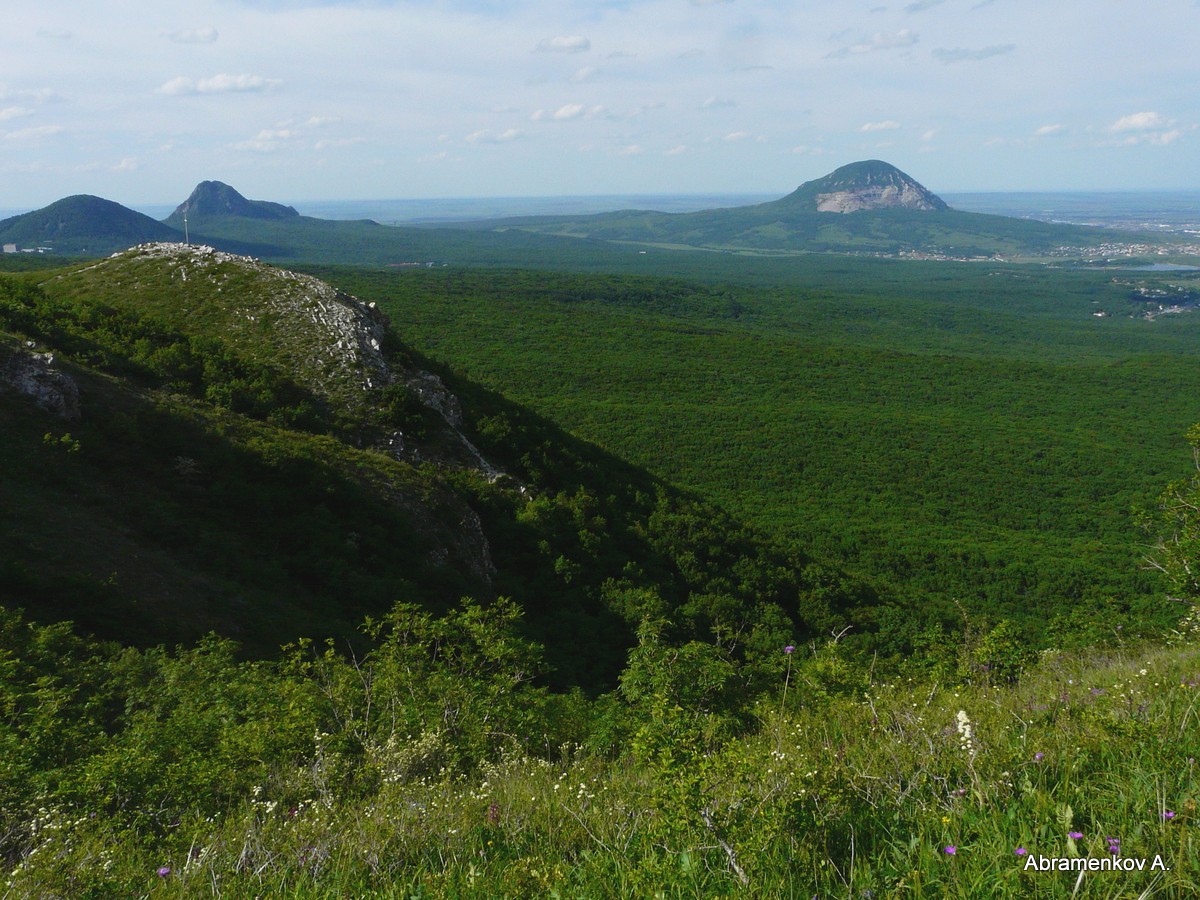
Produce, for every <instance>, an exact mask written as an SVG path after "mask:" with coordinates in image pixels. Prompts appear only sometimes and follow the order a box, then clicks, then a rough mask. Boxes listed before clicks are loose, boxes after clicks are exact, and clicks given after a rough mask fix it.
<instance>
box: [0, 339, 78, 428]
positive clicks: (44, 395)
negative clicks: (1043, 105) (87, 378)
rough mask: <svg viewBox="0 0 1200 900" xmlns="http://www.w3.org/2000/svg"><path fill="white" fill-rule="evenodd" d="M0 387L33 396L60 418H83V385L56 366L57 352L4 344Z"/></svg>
mask: <svg viewBox="0 0 1200 900" xmlns="http://www.w3.org/2000/svg"><path fill="white" fill-rule="evenodd" d="M0 387H8V388H11V389H13V390H15V391H17V392H19V393H21V394H25V395H26V396H27V397H32V398H33V400H34V402H35V403H37V405H38V406H40V407H41V408H42V409H44V410H46V411H47V412H49V413H53V414H54V415H56V416H58V417H60V418H63V419H66V420H68V421H71V422H75V421H78V419H79V385H78V384H76V383H75V379H73V378H72V377H71V376H70V375H67V374H66V373H64V372H62V371H60V370H58V369H56V368H54V354H53V353H37V352H35V351H33V350H31V349H15V350H11V351H5V349H4V348H2V347H0Z"/></svg>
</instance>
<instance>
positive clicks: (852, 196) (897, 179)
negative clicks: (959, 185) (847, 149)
mask: <svg viewBox="0 0 1200 900" xmlns="http://www.w3.org/2000/svg"><path fill="white" fill-rule="evenodd" d="M784 200H785V201H787V202H788V203H792V204H797V205H804V206H808V207H809V208H811V209H815V210H816V211H817V212H836V213H850V212H859V211H862V210H878V209H911V210H924V211H934V210H943V209H948V208H949V207H947V206H946V202H945V201H944V200H942V198H941V197H939V196H938V195H937V194H935V193H933V192H932V191H930V190H929V189H928V188H926V187H924V186H923V185H922V184H920V183H919V182H917V181H916V180H915V179H914V178H912V177H911V176H909V175H906V174H905V173H904V172H901V171H900V170H899V169H897V168H896V167H895V166H893V165H892V164H891V163H886V162H884V161H883V160H879V159H868V160H862V161H860V162H854V163H850V164H848V165H845V166H842V167H841V168H838V169H835V170H834V171H832V172H830V173H829V174H828V175H826V176H825V177H824V178H818V179H816V180H815V181H807V182H805V183H804V184H802V185H800V187H798V188H796V190H795V191H793V192H792V193H791V194H789V195H788V196H787V197H785V198H784Z"/></svg>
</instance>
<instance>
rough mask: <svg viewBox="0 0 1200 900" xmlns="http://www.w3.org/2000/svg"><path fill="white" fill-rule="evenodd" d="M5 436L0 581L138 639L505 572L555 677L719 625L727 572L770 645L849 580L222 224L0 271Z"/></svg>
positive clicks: (734, 603)
mask: <svg viewBox="0 0 1200 900" xmlns="http://www.w3.org/2000/svg"><path fill="white" fill-rule="evenodd" d="M0 433H3V434H4V435H5V440H4V441H3V442H0V472H4V473H5V478H3V479H0V494H2V496H0V500H2V501H3V503H2V507H3V509H5V511H6V515H5V516H4V517H2V518H0V605H7V606H15V607H21V608H24V609H26V610H27V612H28V613H29V614H30V615H32V616H33V617H35V618H38V619H41V620H43V621H53V620H59V619H71V620H73V621H75V622H77V623H78V624H79V626H80V627H81V628H82V629H84V630H86V631H90V632H93V633H95V634H97V635H100V636H103V637H108V638H116V639H118V640H122V641H127V642H132V643H139V644H146V643H155V642H160V641H168V642H174V641H178V640H190V639H194V638H196V637H198V636H199V635H202V634H204V633H205V632H207V631H217V632H219V633H222V634H227V635H230V636H233V637H235V638H237V639H238V640H240V641H242V642H243V643H244V644H245V645H246V646H247V647H248V648H249V649H250V650H251V652H271V651H273V650H274V649H275V648H277V647H278V645H279V644H280V643H283V642H285V641H288V640H291V639H294V638H296V637H298V636H301V635H306V634H307V635H330V634H333V635H337V636H339V637H344V638H350V639H353V636H354V633H355V630H356V626H357V625H358V624H359V623H361V622H362V620H363V618H364V617H366V616H369V615H376V614H379V613H381V612H383V611H385V610H387V609H388V608H390V607H391V605H392V604H393V603H395V602H396V601H397V600H406V601H412V602H418V603H421V604H422V605H424V606H425V607H427V608H430V609H433V610H439V609H445V608H447V607H448V606H449V605H451V604H453V603H455V602H456V601H457V600H458V599H459V598H460V597H462V596H464V595H469V596H473V597H475V598H477V599H480V600H483V601H487V600H488V599H489V598H495V597H498V596H508V597H513V598H514V599H516V600H518V601H519V602H520V603H521V604H522V606H523V607H524V609H525V611H526V617H527V628H528V631H529V635H530V636H531V637H533V638H534V639H536V640H538V641H540V642H541V643H543V644H545V645H546V647H547V658H548V659H549V660H550V661H551V664H552V666H553V667H554V669H555V672H556V674H555V676H554V677H555V679H556V680H557V682H558V683H559V684H562V685H568V684H585V685H590V686H592V687H599V686H602V685H611V683H612V681H611V679H612V678H614V677H615V674H616V672H617V671H619V668H620V665H621V664H622V661H623V660H624V655H625V651H626V650H627V649H628V647H629V646H630V644H631V643H632V641H633V639H634V635H633V632H634V629H635V627H636V625H637V623H638V622H640V621H641V619H642V618H643V617H644V616H646V615H655V616H671V617H672V618H674V620H675V626H674V627H675V628H677V629H678V630H679V632H680V633H681V634H683V635H689V634H694V635H696V636H697V637H700V638H706V637H707V636H708V635H709V634H710V628H712V627H715V626H714V625H713V619H712V617H713V616H714V615H717V613H716V612H714V610H713V609H711V608H710V604H709V603H708V601H707V600H704V599H703V598H706V597H711V596H716V595H717V594H719V595H720V596H721V597H723V598H727V599H728V600H729V603H727V604H726V606H727V609H726V608H725V607H723V609H724V611H722V612H720V614H719V618H720V619H721V621H722V623H723V624H722V625H721V627H722V628H726V627H728V628H729V629H731V630H732V632H733V633H743V632H744V633H746V634H751V633H753V634H755V635H758V637H756V638H755V640H760V639H761V640H764V641H768V642H776V643H777V642H778V641H779V640H783V639H784V637H785V635H784V632H787V635H793V634H805V633H807V631H808V628H809V626H807V625H805V624H804V622H803V621H797V620H796V616H797V615H798V613H799V611H800V610H804V616H805V620H806V621H809V622H811V623H812V627H824V624H825V618H826V617H827V616H828V615H829V613H828V608H829V605H830V603H835V604H843V603H850V602H852V601H851V599H850V598H851V597H852V596H857V595H856V594H854V591H857V590H858V589H857V588H845V589H843V588H841V587H835V588H834V589H832V590H831V588H830V580H829V575H828V573H824V574H820V576H819V577H820V584H819V585H818V584H816V583H815V582H814V583H812V584H810V570H807V569H806V568H805V566H806V564H807V560H804V559H800V558H796V557H794V556H793V554H791V553H786V552H783V551H781V550H780V549H779V548H776V547H773V546H771V545H769V544H768V543H766V542H764V541H763V540H762V539H761V538H760V537H758V536H756V535H754V534H753V533H751V532H749V531H747V530H746V529H745V528H744V527H743V526H741V525H739V524H738V523H737V522H735V521H732V520H730V519H729V517H728V516H726V515H725V514H723V513H721V512H720V511H719V510H717V509H714V508H711V507H709V506H707V505H705V504H703V503H701V502H700V501H697V500H694V499H688V498H685V497H683V496H682V495H680V494H679V493H677V492H675V491H674V490H672V489H671V488H670V487H669V486H667V485H665V484H663V483H661V482H659V481H657V480H656V479H654V478H652V477H651V476H649V475H648V474H647V473H646V472H644V471H642V470H639V469H636V468H634V467H632V466H629V465H627V464H624V463H622V462H621V461H619V460H616V459H614V458H612V457H610V456H608V455H606V454H604V453H603V452H601V451H599V450H598V449H597V448H595V447H592V446H589V445H586V444H584V443H582V442H581V441H579V440H576V439H574V438H572V437H571V436H569V435H567V434H565V433H563V432H562V431H560V430H559V429H557V428H555V427H554V426H553V425H551V424H550V423H548V422H546V421H544V420H541V419H539V418H538V417H537V416H534V415H532V414H531V413H529V412H528V411H526V410H524V409H522V408H520V407H518V406H515V405H514V404H512V403H509V402H507V401H505V400H504V398H502V397H499V396H497V395H496V394H494V393H490V392H487V391H484V390H482V389H480V388H478V387H475V386H474V385H472V384H471V383H470V382H467V381H464V380H463V379H461V378H459V377H457V376H456V375H455V374H454V373H453V372H449V371H447V370H445V369H438V368H437V367H435V366H433V365H431V364H429V363H428V362H427V361H425V360H423V359H421V358H420V357H419V356H417V355H416V354H414V353H412V352H411V351H410V350H408V349H406V348H405V347H404V346H403V344H402V343H401V342H400V340H399V337H398V336H397V335H396V334H395V333H394V331H392V329H391V328H390V327H389V326H388V323H387V322H386V321H385V319H384V318H383V317H382V316H381V315H380V314H379V312H378V311H377V310H375V309H374V308H373V307H372V306H371V305H370V304H368V303H362V302H361V301H359V300H357V299H355V298H354V297H351V296H348V295H346V294H345V293H342V292H339V291H337V290H336V289H334V288H333V287H331V286H330V285H328V284H326V283H325V282H322V281H320V280H318V279H316V278H312V277H310V276H306V275H301V274H297V273H294V272H289V271H286V270H282V269H277V268H275V267H272V266H268V265H265V264H263V263H262V262H260V261H257V260H254V259H252V258H247V257H240V256H235V255H232V254H228V253H222V252H219V251H215V250H212V249H210V248H207V247H195V246H188V245H185V244H148V245H142V246H139V247H135V248H133V249H131V250H128V251H125V252H122V253H119V254H115V255H114V256H112V257H110V258H108V259H104V260H101V261H100V262H96V263H90V264H85V265H81V266H78V267H76V268H73V269H70V270H66V271H61V272H57V273H55V272H50V273H46V272H41V273H29V274H27V275H22V276H3V275H0ZM768 573H769V577H768ZM811 577H813V578H816V577H817V576H811ZM767 584H769V585H770V588H769V589H766V590H765V589H764V588H763V585H767ZM693 600H694V601H695V602H693ZM722 602H723V603H724V602H725V601H722ZM821 610H826V612H824V613H822V612H821ZM731 616H732V618H730V617H731ZM727 619H728V622H726V620H727ZM764 629H765V630H764ZM777 632H778V633H777Z"/></svg>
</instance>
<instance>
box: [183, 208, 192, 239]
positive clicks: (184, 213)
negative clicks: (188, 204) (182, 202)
mask: <svg viewBox="0 0 1200 900" xmlns="http://www.w3.org/2000/svg"><path fill="white" fill-rule="evenodd" d="M183 242H184V243H185V244H187V245H188V246H189V247H190V246H191V244H192V242H191V241H190V240H188V229H187V209H186V208H185V209H184V210H183Z"/></svg>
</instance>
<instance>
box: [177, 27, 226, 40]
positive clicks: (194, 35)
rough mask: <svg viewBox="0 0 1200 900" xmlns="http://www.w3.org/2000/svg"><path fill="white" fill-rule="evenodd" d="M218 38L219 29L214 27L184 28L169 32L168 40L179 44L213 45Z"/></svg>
mask: <svg viewBox="0 0 1200 900" xmlns="http://www.w3.org/2000/svg"><path fill="white" fill-rule="evenodd" d="M218 36H219V35H218V34H217V29H215V28H212V27H207V28H184V29H182V30H180V31H172V32H169V33H168V34H167V39H168V40H171V41H174V42H175V43H177V44H211V43H213V42H215V41H216V39H217V37H218Z"/></svg>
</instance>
